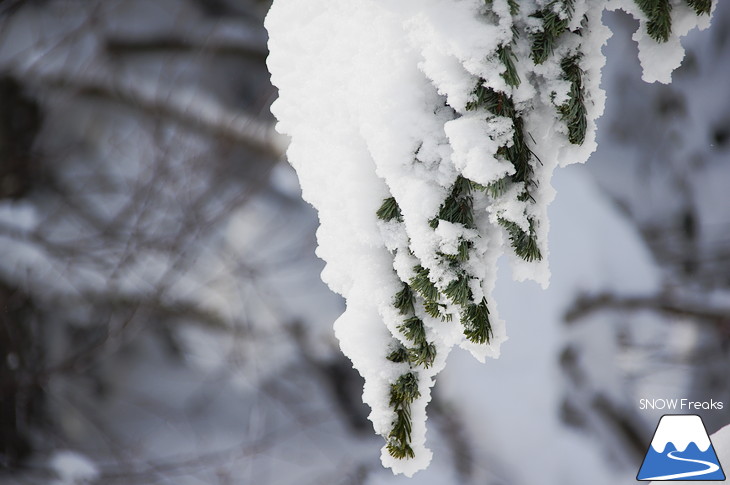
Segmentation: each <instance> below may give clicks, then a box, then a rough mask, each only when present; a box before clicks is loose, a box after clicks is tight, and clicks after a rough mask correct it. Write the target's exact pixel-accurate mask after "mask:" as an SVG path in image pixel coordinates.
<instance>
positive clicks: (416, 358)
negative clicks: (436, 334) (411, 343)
mask: <svg viewBox="0 0 730 485" xmlns="http://www.w3.org/2000/svg"><path fill="white" fill-rule="evenodd" d="M408 360H409V361H410V362H411V364H413V365H422V366H423V367H425V368H426V369H428V368H429V367H431V365H433V361H434V360H436V346H435V345H434V344H433V343H429V342H426V341H425V340H424V341H423V342H422V343H421V344H420V345H419V346H418V347H414V348H410V349H408Z"/></svg>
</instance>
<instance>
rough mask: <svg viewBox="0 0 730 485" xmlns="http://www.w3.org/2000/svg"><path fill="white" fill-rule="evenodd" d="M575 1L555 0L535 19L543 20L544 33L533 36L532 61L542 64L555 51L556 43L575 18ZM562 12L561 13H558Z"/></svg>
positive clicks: (536, 14) (537, 14) (538, 13)
mask: <svg viewBox="0 0 730 485" xmlns="http://www.w3.org/2000/svg"><path fill="white" fill-rule="evenodd" d="M573 3H574V0H553V1H552V2H550V3H548V4H547V5H546V6H545V8H544V9H542V10H540V11H539V12H537V13H535V14H534V15H533V17H536V18H539V19H542V31H540V32H536V33H534V34H533V35H532V60H533V61H534V62H535V64H542V63H543V62H545V61H546V60H547V59H548V57H550V56H551V55H552V54H553V51H554V50H555V43H556V42H557V40H558V37H560V36H561V35H562V34H563V33H564V32H565V31H567V30H568V24H569V23H570V20H571V19H572V18H573V11H574V5H573ZM558 11H560V12H561V13H562V15H560V13H558Z"/></svg>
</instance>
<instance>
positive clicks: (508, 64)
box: [497, 45, 520, 87]
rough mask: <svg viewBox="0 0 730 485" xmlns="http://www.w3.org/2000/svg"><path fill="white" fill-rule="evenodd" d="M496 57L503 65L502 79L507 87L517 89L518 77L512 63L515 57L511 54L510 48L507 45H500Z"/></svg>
mask: <svg viewBox="0 0 730 485" xmlns="http://www.w3.org/2000/svg"><path fill="white" fill-rule="evenodd" d="M497 56H499V60H500V61H501V62H502V64H504V67H505V71H504V72H503V73H502V78H503V79H504V82H506V83H507V84H508V85H509V86H512V87H517V86H519V85H520V75H519V74H518V73H517V68H516V67H515V63H514V61H515V60H516V59H517V56H516V55H515V54H514V52H512V47H510V46H509V45H501V46H499V48H498V49H497Z"/></svg>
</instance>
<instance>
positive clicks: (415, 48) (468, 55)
mask: <svg viewBox="0 0 730 485" xmlns="http://www.w3.org/2000/svg"><path fill="white" fill-rule="evenodd" d="M623 3H627V4H628V3H630V2H628V0H626V1H625V2H623ZM623 3H620V2H618V1H617V0H616V1H614V4H615V5H614V8H623V7H624V5H623ZM604 8H605V2H603V1H599V0H585V1H583V2H580V1H579V2H575V0H553V1H550V2H547V1H520V2H515V1H513V0H491V1H489V2H485V1H484V0H401V1H397V2H394V1H392V0H357V1H356V0H337V1H331V0H309V1H306V2H302V1H292V0H275V1H274V3H273V6H272V8H271V11H270V12H269V14H268V16H267V18H266V28H267V30H268V31H269V39H270V40H269V50H270V56H269V58H268V66H269V70H270V72H271V74H272V81H273V83H274V85H276V86H277V87H278V88H279V99H278V100H277V101H276V102H275V103H274V105H273V106H272V112H273V113H274V115H275V116H276V117H277V119H278V120H279V123H278V125H277V130H278V131H279V132H280V133H282V134H285V135H289V136H290V137H291V144H290V146H289V149H288V152H287V155H288V158H289V161H290V163H291V164H292V166H293V167H294V168H295V169H296V171H297V174H298V176H299V180H300V183H301V186H302V193H303V197H304V198H305V199H306V200H307V201H308V202H310V203H311V204H312V205H313V206H314V207H315V208H316V209H317V210H318V211H319V218H320V228H319V230H318V232H317V240H318V244H319V247H318V249H317V254H318V256H320V257H321V258H322V259H323V260H324V261H325V262H326V263H327V265H326V267H325V269H324V271H323V273H322V278H323V280H324V281H325V282H326V283H327V284H328V285H329V286H330V287H331V288H332V289H333V290H334V291H336V292H338V293H340V294H342V295H343V296H344V297H345V299H346V300H347V309H346V311H345V312H344V314H343V315H342V316H341V317H340V318H339V319H338V320H337V322H336V323H335V332H336V335H337V337H338V339H339V341H340V344H341V348H342V350H343V352H344V353H345V354H346V355H347V356H348V357H349V358H350V359H351V360H352V362H353V365H354V366H355V368H356V369H357V370H358V371H359V372H360V374H361V375H362V376H363V377H364V378H365V389H364V393H363V399H364V401H365V402H366V403H367V404H369V405H370V407H371V410H372V411H371V414H370V419H371V421H372V422H373V426H374V429H375V431H376V432H377V433H378V434H380V435H382V436H384V437H385V438H386V445H385V446H384V447H383V450H382V461H383V464H384V465H385V466H388V467H391V468H392V469H393V471H394V472H396V473H404V474H406V475H408V476H411V475H413V474H414V473H415V472H416V471H418V470H421V469H423V468H425V467H426V466H427V465H428V463H429V461H430V459H431V452H430V451H429V450H428V449H427V448H426V446H425V436H426V425H425V422H426V404H427V403H428V401H429V400H430V389H431V387H432V386H433V384H434V378H435V376H436V374H438V373H439V371H441V370H442V369H443V367H444V365H445V362H446V357H447V356H448V353H449V351H450V350H451V349H452V348H453V347H454V346H455V345H458V346H461V347H463V348H465V349H467V350H469V351H470V352H471V353H472V354H473V355H474V356H475V357H476V358H477V359H479V360H481V361H483V360H484V359H485V357H495V358H496V357H498V356H499V347H500V344H501V343H502V342H504V341H505V340H506V333H505V328H504V323H503V322H502V321H501V320H500V319H499V317H498V314H497V311H496V305H495V302H494V301H493V299H492V296H491V293H492V290H493V287H494V282H495V278H496V261H497V259H498V258H499V257H500V256H501V255H502V254H505V253H506V254H508V255H509V257H510V260H511V262H512V268H513V275H514V277H515V278H516V279H518V280H524V279H531V280H534V281H537V282H538V283H540V284H542V285H543V286H547V284H548V281H549V270H548V266H547V253H548V248H547V233H548V229H549V223H548V219H547V206H548V204H549V203H550V201H551V200H552V199H553V197H554V190H553V188H552V187H551V185H550V179H551V177H552V173H553V171H554V169H555V168H556V167H557V166H559V165H560V166H564V165H568V164H571V163H576V162H584V161H585V160H586V159H587V158H588V156H589V155H590V154H591V153H592V152H593V151H594V150H595V148H596V143H595V120H596V119H597V118H598V117H599V116H600V115H601V114H602V112H603V105H604V95H603V92H602V91H601V89H600V88H599V83H600V70H601V68H602V66H603V64H604V57H603V55H602V53H601V47H602V46H603V44H604V43H605V42H606V40H607V39H608V37H609V36H610V32H609V30H608V29H607V28H606V27H604V26H603V25H602V23H601V14H602V12H603V9H604ZM632 12H634V10H632ZM637 12H638V14H637V15H639V14H640V11H637ZM546 18H550V19H551V26H552V27H551V28H552V29H553V30H552V31H549V30H548V27H547V25H548V21H547V20H545V21H544V24H543V20H544V19H546ZM685 18H689V16H688V15H687V16H685V17H682V18H681V19H679V20H678V22H679V23H681V26H680V30H681V33H684V32H686V30H688V28H689V27H691V25H693V24H691V22H689V21H687V20H685ZM641 42H644V41H641ZM673 49H674V50H676V46H675V47H673ZM675 57H676V56H675ZM675 60H676V59H673V60H668V61H667V62H668V63H669V64H666V65H659V64H657V65H656V66H651V65H650V63H648V62H644V66H645V68H647V69H648V68H655V69H656V70H657V74H656V76H654V77H652V75H648V76H647V77H648V78H656V79H660V80H662V79H664V77H665V76H666V74H665V71H667V70H669V71H671V69H672V68H673V67H675V66H674V64H673V63H674V61H675ZM642 62H643V61H642Z"/></svg>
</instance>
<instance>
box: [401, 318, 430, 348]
mask: <svg viewBox="0 0 730 485" xmlns="http://www.w3.org/2000/svg"><path fill="white" fill-rule="evenodd" d="M398 330H400V331H401V332H403V335H405V337H406V338H407V339H408V340H410V341H411V342H414V343H416V344H421V343H423V342H426V328H425V327H424V326H423V321H421V319H420V318H418V317H415V316H414V317H411V318H409V319H407V320H406V321H405V322H403V323H402V324H400V325H399V326H398Z"/></svg>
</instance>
